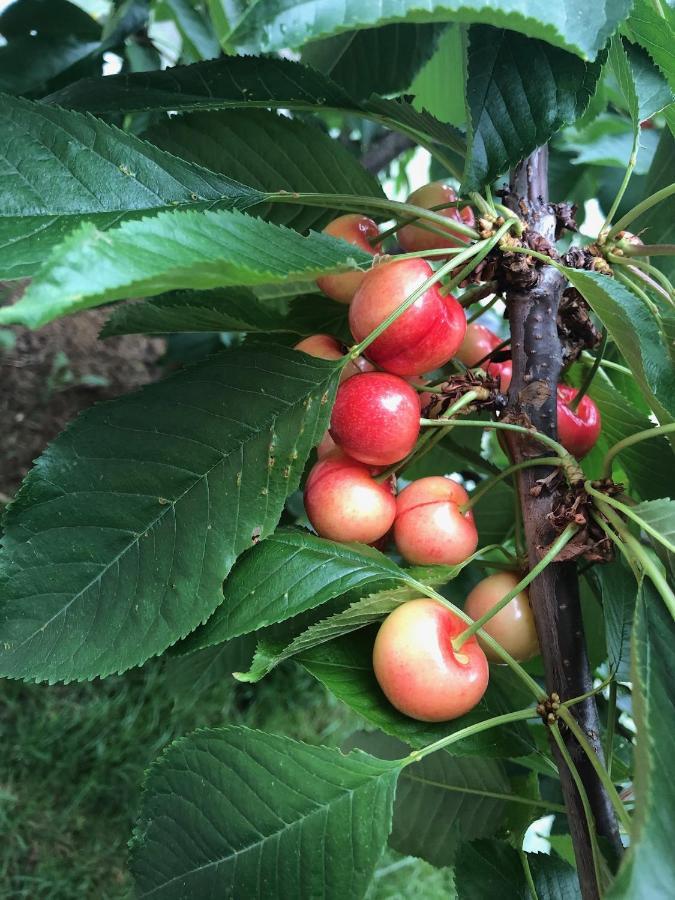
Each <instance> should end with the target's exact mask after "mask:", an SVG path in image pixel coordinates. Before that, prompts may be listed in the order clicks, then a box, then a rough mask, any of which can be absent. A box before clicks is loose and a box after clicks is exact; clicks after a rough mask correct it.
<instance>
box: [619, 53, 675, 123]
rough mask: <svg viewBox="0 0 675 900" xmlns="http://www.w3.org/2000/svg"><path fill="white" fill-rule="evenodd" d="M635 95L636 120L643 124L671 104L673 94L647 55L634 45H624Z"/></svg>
mask: <svg viewBox="0 0 675 900" xmlns="http://www.w3.org/2000/svg"><path fill="white" fill-rule="evenodd" d="M625 51H626V54H627V57H628V63H629V66H630V70H631V75H632V78H633V84H634V85H635V93H636V95H637V101H638V107H637V120H638V122H643V121H644V120H645V119H650V118H651V117H652V116H654V115H656V113H659V112H661V111H662V110H664V109H665V108H666V106H668V105H669V104H670V103H672V102H673V92H672V91H671V89H670V88H669V87H668V84H667V82H666V81H665V79H664V78H663V76H662V75H661V73H660V72H659V70H658V69H657V68H656V66H654V64H653V63H652V61H651V60H650V58H649V56H648V54H647V53H646V52H645V51H644V50H642V48H641V47H638V46H636V45H635V44H627V45H625ZM674 62H675V59H674Z"/></svg>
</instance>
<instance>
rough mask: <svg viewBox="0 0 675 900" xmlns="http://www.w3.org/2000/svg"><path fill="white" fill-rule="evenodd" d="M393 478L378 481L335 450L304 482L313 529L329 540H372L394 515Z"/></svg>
mask: <svg viewBox="0 0 675 900" xmlns="http://www.w3.org/2000/svg"><path fill="white" fill-rule="evenodd" d="M393 490H394V482H393V479H391V480H389V481H387V482H385V483H383V484H380V483H378V482H377V481H375V479H374V478H373V477H372V473H371V469H370V468H369V467H368V466H366V465H364V464H363V463H360V462H356V460H353V459H350V458H349V457H348V456H347V455H346V454H345V453H343V452H342V451H340V450H338V451H334V452H333V453H330V454H328V455H327V456H325V457H324V458H323V459H322V460H320V461H319V462H317V463H316V464H315V465H314V467H313V468H312V470H311V471H310V473H309V476H308V478H307V482H306V484H305V494H304V499H305V511H306V513H307V518H308V519H309V521H310V522H311V523H312V526H313V528H314V530H315V531H316V533H317V534H318V535H319V536H320V537H323V538H327V539H328V540H331V541H344V542H347V541H359V542H361V543H363V544H372V543H373V542H374V541H377V540H379V539H380V538H382V537H383V536H384V535H385V534H386V533H387V532H388V531H389V529H390V528H391V526H392V523H393V521H394V517H395V515H396V500H395V499H394V494H393Z"/></svg>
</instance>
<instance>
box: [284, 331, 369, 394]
mask: <svg viewBox="0 0 675 900" xmlns="http://www.w3.org/2000/svg"><path fill="white" fill-rule="evenodd" d="M293 349H294V350H302V352H303V353H307V354H308V355H309V356H315V357H317V359H342V357H343V356H344V355H345V348H344V347H343V345H342V344H341V343H340V341H338V339H337V338H334V337H333V336H332V335H330V334H311V335H310V336H309V337H306V338H303V340H301V341H300V342H299V343H298V344H296V345H295V347H294V348H293ZM373 368H374V367H373V365H372V363H369V362H368V360H367V359H364V357H363V356H357V357H356V359H353V360H351V359H350V361H349V362H348V363H347V365H346V366H345V367H344V369H343V370H342V373H341V375H340V381H341V382H342V381H346V380H347V379H348V378H351V377H352V375H358V374H359V372H370V371H372V369H373Z"/></svg>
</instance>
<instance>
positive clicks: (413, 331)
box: [349, 259, 466, 375]
mask: <svg viewBox="0 0 675 900" xmlns="http://www.w3.org/2000/svg"><path fill="white" fill-rule="evenodd" d="M432 274H433V269H432V268H431V266H430V265H429V263H428V262H426V260H423V259H402V260H391V261H389V262H384V263H380V264H379V265H376V266H374V267H373V268H372V269H370V271H369V272H367V273H366V274H365V277H364V279H363V281H362V282H361V286H360V287H359V289H358V290H357V292H356V294H355V295H354V299H353V300H352V304H351V306H350V308H349V327H350V328H351V332H352V335H353V336H354V339H355V340H356V341H362V340H363V339H364V338H365V337H367V336H368V335H369V334H370V333H371V332H372V331H373V329H374V328H376V327H377V326H378V325H380V324H381V323H382V322H383V321H384V320H385V319H386V318H387V316H388V315H389V314H390V313H392V312H394V310H395V309H397V307H399V306H400V305H401V303H403V301H404V300H405V299H406V298H407V297H408V296H410V294H412V293H413V291H415V290H416V289H417V288H419V287H421V285H422V284H423V283H424V282H425V281H426V280H427V279H428V278H430V277H431V275H432ZM465 332H466V316H465V314H464V310H463V309H462V307H461V305H460V304H459V303H458V302H457V300H456V299H455V298H454V297H453V296H452V294H448V295H447V296H443V294H441V292H440V290H439V288H438V285H432V286H431V287H430V288H428V289H427V290H426V291H425V292H424V293H423V294H422V296H421V297H419V298H418V299H417V300H416V301H415V302H414V303H413V304H412V305H411V306H410V307H409V308H408V309H407V310H406V311H405V312H404V313H403V314H402V315H400V316H399V317H398V318H397V319H396V320H395V321H394V322H392V324H391V325H389V327H388V328H386V329H385V330H384V331H383V332H382V334H381V335H379V337H377V338H376V339H375V340H374V341H373V342H372V344H370V346H369V347H368V349H367V350H366V353H367V354H368V356H369V357H370V359H372V361H373V362H374V363H375V364H376V365H378V366H379V367H380V368H382V369H384V370H385V371H387V372H391V373H393V374H394V375H422V374H424V373H425V372H431V371H432V370H433V369H437V368H439V367H440V366H443V365H445V363H447V362H448V360H449V359H451V358H452V357H453V356H454V355H455V354H456V353H457V350H458V349H459V347H460V345H461V343H462V341H463V339H464V334H465Z"/></svg>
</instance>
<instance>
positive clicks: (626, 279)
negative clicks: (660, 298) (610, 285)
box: [614, 269, 659, 319]
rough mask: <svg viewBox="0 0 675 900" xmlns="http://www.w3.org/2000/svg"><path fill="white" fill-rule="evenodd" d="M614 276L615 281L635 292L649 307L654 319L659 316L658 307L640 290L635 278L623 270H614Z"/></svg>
mask: <svg viewBox="0 0 675 900" xmlns="http://www.w3.org/2000/svg"><path fill="white" fill-rule="evenodd" d="M614 278H615V279H616V280H617V281H620V282H621V284H623V285H624V286H625V287H627V288H628V290H629V291H632V292H633V293H634V294H637V295H638V297H639V298H640V300H642V302H643V303H644V304H645V306H647V307H648V308H649V311H650V312H651V314H652V315H653V316H654V318H655V319H658V318H659V308H658V306H657V305H656V303H654V301H653V300H652V298H651V297H650V296H649V295H648V294H647V293H646V292H645V291H643V290H642V288H641V287H640V285H639V284H636V283H635V280H634V279H633V278H631V277H630V275H628V274H624V272H620V271H617V270H616V269H615V270H614Z"/></svg>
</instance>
